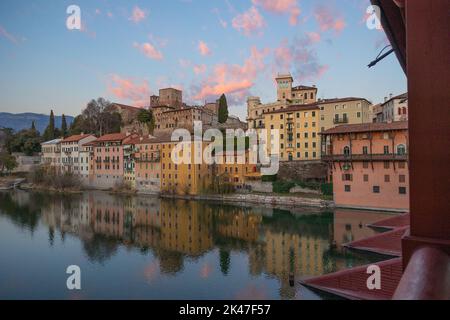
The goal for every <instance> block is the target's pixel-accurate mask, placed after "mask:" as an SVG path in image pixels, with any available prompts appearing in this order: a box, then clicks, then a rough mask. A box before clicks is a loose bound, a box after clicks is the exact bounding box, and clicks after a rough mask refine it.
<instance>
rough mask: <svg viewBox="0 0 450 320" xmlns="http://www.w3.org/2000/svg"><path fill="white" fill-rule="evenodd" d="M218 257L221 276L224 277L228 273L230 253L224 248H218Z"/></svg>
mask: <svg viewBox="0 0 450 320" xmlns="http://www.w3.org/2000/svg"><path fill="white" fill-rule="evenodd" d="M219 256H220V271H222V274H223V275H224V276H226V275H228V272H229V271H230V251H228V250H226V249H224V248H220V250H219Z"/></svg>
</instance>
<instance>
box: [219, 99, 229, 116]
mask: <svg viewBox="0 0 450 320" xmlns="http://www.w3.org/2000/svg"><path fill="white" fill-rule="evenodd" d="M227 120H228V103H227V97H226V96H225V94H222V95H221V96H220V99H219V123H225V122H227Z"/></svg>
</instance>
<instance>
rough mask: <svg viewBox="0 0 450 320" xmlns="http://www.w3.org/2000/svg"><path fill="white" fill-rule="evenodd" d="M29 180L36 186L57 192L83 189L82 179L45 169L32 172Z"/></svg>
mask: <svg viewBox="0 0 450 320" xmlns="http://www.w3.org/2000/svg"><path fill="white" fill-rule="evenodd" d="M29 179H30V181H31V182H32V183H33V184H35V185H38V186H44V187H50V188H53V189H57V190H66V189H79V188H80V187H81V181H80V178H79V177H78V176H76V175H74V174H73V173H71V172H65V173H60V172H56V171H54V170H50V169H46V168H44V167H40V168H37V169H36V170H34V171H32V172H31V173H30V175H29Z"/></svg>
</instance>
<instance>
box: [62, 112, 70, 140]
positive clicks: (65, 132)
mask: <svg viewBox="0 0 450 320" xmlns="http://www.w3.org/2000/svg"><path fill="white" fill-rule="evenodd" d="M68 132H69V131H68V129H67V120H66V116H65V114H64V113H63V115H62V118H61V136H62V137H63V138H66V137H67V134H68Z"/></svg>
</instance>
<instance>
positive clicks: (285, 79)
mask: <svg viewBox="0 0 450 320" xmlns="http://www.w3.org/2000/svg"><path fill="white" fill-rule="evenodd" d="M275 81H276V84H277V101H276V102H273V103H267V104H262V103H261V99H260V98H259V97H249V98H248V99H247V121H248V126H249V128H251V129H262V128H264V127H265V123H264V114H265V113H268V112H273V111H278V110H280V109H283V108H286V107H288V106H291V105H299V104H311V103H314V102H316V101H317V88H316V87H315V86H312V87H308V86H303V85H301V86H296V87H293V78H292V76H291V75H290V74H286V75H278V77H277V78H276V79H275Z"/></svg>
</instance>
